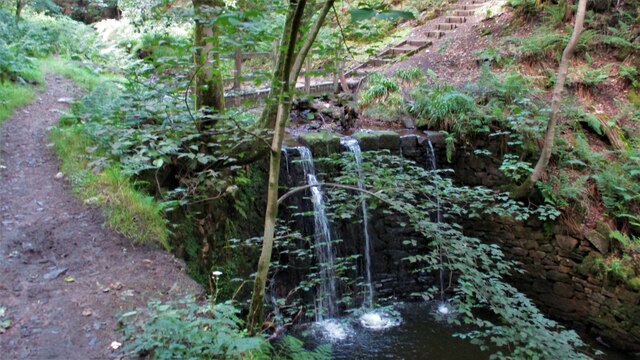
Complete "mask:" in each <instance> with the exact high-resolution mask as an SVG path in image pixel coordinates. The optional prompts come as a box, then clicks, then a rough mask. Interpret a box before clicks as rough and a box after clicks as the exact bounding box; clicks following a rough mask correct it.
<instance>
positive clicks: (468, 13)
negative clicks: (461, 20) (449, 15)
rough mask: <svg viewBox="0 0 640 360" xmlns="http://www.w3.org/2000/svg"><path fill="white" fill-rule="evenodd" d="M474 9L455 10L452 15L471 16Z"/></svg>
mask: <svg viewBox="0 0 640 360" xmlns="http://www.w3.org/2000/svg"><path fill="white" fill-rule="evenodd" d="M475 13H476V12H475V10H456V11H454V12H453V15H454V16H473V15H474V14H475Z"/></svg>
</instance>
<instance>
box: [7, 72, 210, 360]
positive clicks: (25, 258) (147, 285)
mask: <svg viewBox="0 0 640 360" xmlns="http://www.w3.org/2000/svg"><path fill="white" fill-rule="evenodd" d="M46 80H47V83H48V84H49V86H48V88H47V89H46V90H45V91H44V92H42V93H41V94H40V97H39V99H38V100H36V101H35V102H34V103H33V104H31V105H29V106H26V107H25V108H23V109H19V110H18V111H16V113H15V114H14V116H13V117H11V118H10V119H8V120H7V121H6V122H5V123H4V124H3V125H2V126H0V165H1V167H0V185H1V186H0V308H2V307H5V308H6V314H5V316H4V317H3V318H0V321H2V320H6V319H9V320H11V321H12V326H11V327H10V328H9V329H8V330H7V331H6V332H5V333H3V334H0V349H2V355H0V357H2V358H4V359H109V358H117V357H119V356H120V355H119V353H118V351H114V350H112V349H111V347H110V345H111V343H112V342H113V341H117V340H120V338H121V334H120V333H119V332H118V331H117V329H116V326H117V314H118V313H121V312H124V311H128V310H131V309H134V308H136V307H138V306H140V305H143V304H146V302H147V301H148V300H149V299H151V298H160V299H169V298H176V297H181V296H183V295H184V294H188V293H200V292H201V291H202V289H201V288H200V287H199V286H198V285H197V284H196V283H195V282H194V281H193V280H192V279H191V278H189V276H188V275H187V274H186V273H185V271H184V265H183V263H181V262H180V261H179V260H177V259H175V258H174V257H173V256H171V255H170V254H168V253H166V252H164V251H162V250H160V249H154V248H152V247H134V246H133V245H132V243H131V241H130V240H128V239H125V238H124V237H122V236H120V235H119V234H117V233H116V232H114V231H112V230H109V229H106V228H104V227H103V225H102V224H103V218H102V215H101V213H100V210H99V209H98V208H87V207H84V206H83V205H82V203H81V202H80V201H79V200H78V199H76V198H74V197H73V196H72V195H71V192H70V188H69V184H68V182H67V181H66V180H65V179H64V178H62V179H57V178H56V174H57V173H58V172H59V170H58V162H57V160H56V157H55V155H54V154H53V152H52V150H51V146H50V145H48V144H47V143H48V141H47V132H48V129H49V127H51V126H52V125H54V124H55V123H56V122H57V120H58V119H59V117H60V111H64V110H65V109H66V108H67V107H68V105H67V104H64V103H61V102H59V101H58V100H59V99H61V98H65V97H75V96H80V95H81V94H80V92H79V91H78V89H77V88H75V87H74V86H73V84H72V83H70V82H69V81H67V80H65V79H62V78H60V77H56V76H47V79H46ZM0 316H1V314H0ZM1 331H2V329H0V332H1Z"/></svg>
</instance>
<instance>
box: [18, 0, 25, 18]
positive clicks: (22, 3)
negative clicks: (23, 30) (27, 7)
mask: <svg viewBox="0 0 640 360" xmlns="http://www.w3.org/2000/svg"><path fill="white" fill-rule="evenodd" d="M24 2H25V0H16V24H17V23H18V22H19V21H20V15H21V14H22V9H23V8H24Z"/></svg>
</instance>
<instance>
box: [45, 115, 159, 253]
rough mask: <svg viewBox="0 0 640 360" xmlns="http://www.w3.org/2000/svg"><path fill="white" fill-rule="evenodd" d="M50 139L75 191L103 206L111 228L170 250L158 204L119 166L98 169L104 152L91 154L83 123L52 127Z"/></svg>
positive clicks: (136, 240)
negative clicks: (154, 242) (137, 186)
mask: <svg viewBox="0 0 640 360" xmlns="http://www.w3.org/2000/svg"><path fill="white" fill-rule="evenodd" d="M50 138H51V140H52V141H53V143H54V144H55V149H56V152H57V154H58V157H59V158H60V159H62V172H63V173H64V174H66V175H67V176H68V178H69V180H70V181H71V184H72V185H73V188H74V191H75V192H76V193H77V194H78V195H79V196H80V197H81V198H82V199H84V201H85V203H86V204H89V205H100V206H101V207H102V208H103V212H104V215H105V217H106V223H107V224H108V225H109V226H110V227H112V228H113V229H115V230H116V231H118V232H119V233H121V234H123V235H125V236H127V237H129V238H131V239H133V240H134V242H136V243H139V244H146V243H150V242H153V241H156V242H159V243H160V244H162V246H163V247H164V248H165V249H167V250H169V249H170V248H171V246H170V244H169V231H168V229H167V226H166V222H165V219H164V218H163V216H162V209H161V208H160V206H159V204H158V203H157V202H156V201H155V200H154V199H153V197H151V196H148V195H145V194H143V193H142V192H140V191H139V190H137V189H136V187H135V184H133V183H132V182H131V180H130V179H129V177H127V176H125V175H123V174H122V172H121V171H120V170H119V169H118V168H117V167H116V166H114V165H111V166H107V167H106V168H104V169H98V167H99V163H100V161H99V159H100V155H101V154H96V152H93V153H91V152H92V151H93V149H95V147H94V144H93V143H92V142H91V140H90V139H88V138H87V137H86V135H85V133H84V130H83V128H82V125H72V126H69V127H67V128H60V127H56V128H53V129H52V131H51V133H50ZM96 159H98V161H96ZM92 167H94V168H93V169H92Z"/></svg>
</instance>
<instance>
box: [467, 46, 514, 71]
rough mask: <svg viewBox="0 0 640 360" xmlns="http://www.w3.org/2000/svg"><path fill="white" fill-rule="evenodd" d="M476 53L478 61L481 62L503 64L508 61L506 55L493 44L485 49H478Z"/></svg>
mask: <svg viewBox="0 0 640 360" xmlns="http://www.w3.org/2000/svg"><path fill="white" fill-rule="evenodd" d="M475 54H476V61H477V62H479V63H481V64H488V65H496V66H502V65H504V64H505V62H506V57H505V56H504V55H503V54H502V52H501V51H500V50H499V49H496V48H495V47H493V46H488V47H486V48H484V49H481V50H477V51H476V52H475Z"/></svg>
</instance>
